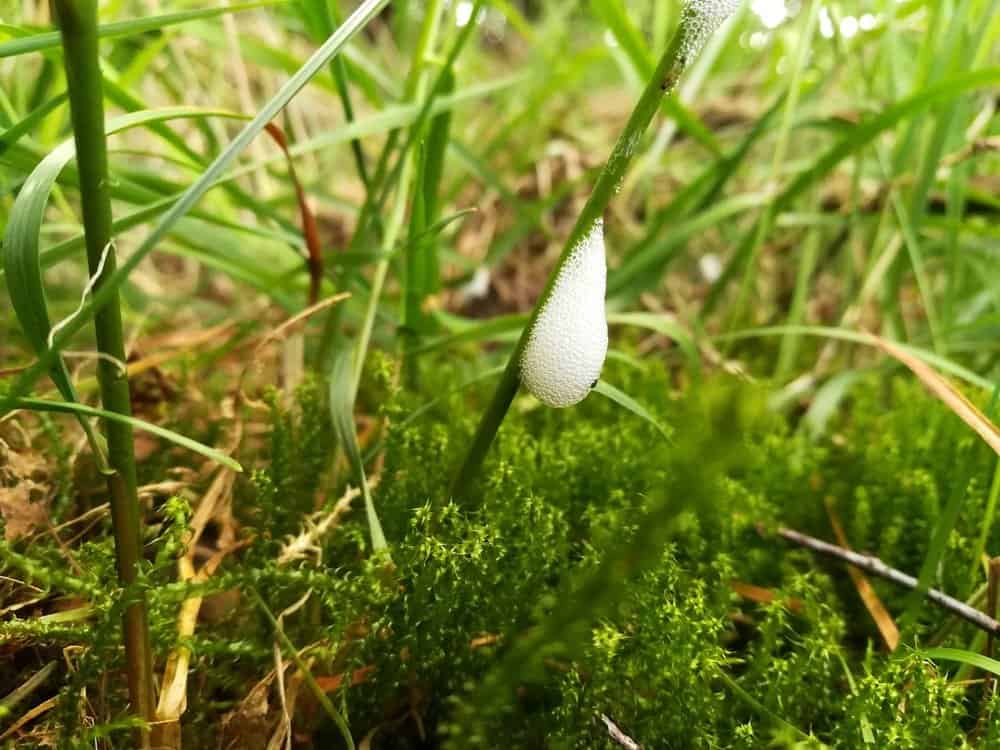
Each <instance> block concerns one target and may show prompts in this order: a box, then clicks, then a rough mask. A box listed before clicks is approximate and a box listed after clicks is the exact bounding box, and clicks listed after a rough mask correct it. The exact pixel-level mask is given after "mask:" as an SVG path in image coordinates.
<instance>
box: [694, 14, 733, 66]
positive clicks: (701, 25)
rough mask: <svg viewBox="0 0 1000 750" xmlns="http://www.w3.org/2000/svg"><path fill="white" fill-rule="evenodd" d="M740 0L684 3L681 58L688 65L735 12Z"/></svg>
mask: <svg viewBox="0 0 1000 750" xmlns="http://www.w3.org/2000/svg"><path fill="white" fill-rule="evenodd" d="M738 7H740V0H692V1H691V2H689V3H685V5H684V18H683V27H682V28H683V34H684V36H683V37H682V39H681V60H682V62H683V65H684V66H685V67H686V66H687V65H688V63H690V62H691V61H692V60H693V59H694V58H695V56H696V55H697V54H698V53H699V52H700V51H701V48H702V47H704V46H705V42H707V41H708V38H709V37H710V36H712V34H714V33H715V32H716V31H717V30H718V28H719V27H720V26H722V24H723V23H724V22H725V20H726V19H727V18H729V16H731V15H732V14H733V12H734V11H735V10H736V9H737V8H738Z"/></svg>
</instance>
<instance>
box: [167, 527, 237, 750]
mask: <svg viewBox="0 0 1000 750" xmlns="http://www.w3.org/2000/svg"><path fill="white" fill-rule="evenodd" d="M251 541H252V539H244V540H242V541H240V542H237V543H236V544H233V545H232V546H230V547H226V548H225V549H221V550H219V551H218V552H216V553H215V554H214V555H212V557H210V558H209V559H208V560H207V561H206V562H205V564H204V565H202V567H201V569H200V570H198V571H197V572H195V569H194V564H193V563H192V562H191V556H190V555H185V556H184V557H182V558H181V559H180V560H178V561H177V566H178V569H179V571H180V578H181V580H184V581H190V582H193V583H201V582H203V581H205V580H207V579H208V577H209V576H211V575H212V574H213V573H214V572H215V571H216V570H217V569H218V567H219V565H221V564H222V561H223V560H224V559H225V558H226V556H227V555H230V554H232V553H233V552H235V551H236V550H238V549H242V548H243V547H246V546H247V545H248V544H250V542H251ZM201 603H202V597H200V596H192V597H189V598H187V599H185V600H184V601H183V602H182V603H181V608H180V612H179V613H178V614H177V635H178V637H180V638H182V639H184V638H190V637H191V636H192V635H194V630H195V626H196V625H197V624H198V612H199V611H200V610H201ZM190 661H191V649H189V648H188V647H187V646H178V647H177V648H175V649H174V650H173V651H171V652H170V656H169V657H167V666H166V668H165V669H164V670H163V682H162V683H161V688H160V700H159V702H158V703H157V706H156V722H157V723H156V727H155V728H154V738H155V739H156V742H157V746H158V747H163V748H176V749H177V750H180V747H181V728H180V718H181V714H183V713H184V709H185V708H187V676H188V667H189V665H190Z"/></svg>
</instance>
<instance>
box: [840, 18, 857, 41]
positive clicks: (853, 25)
mask: <svg viewBox="0 0 1000 750" xmlns="http://www.w3.org/2000/svg"><path fill="white" fill-rule="evenodd" d="M840 33H841V36H843V37H844V39H850V38H851V37H852V36H854V35H855V34H857V33H858V19H857V18H855V17H854V16H848V17H847V18H844V19H842V20H841V22H840Z"/></svg>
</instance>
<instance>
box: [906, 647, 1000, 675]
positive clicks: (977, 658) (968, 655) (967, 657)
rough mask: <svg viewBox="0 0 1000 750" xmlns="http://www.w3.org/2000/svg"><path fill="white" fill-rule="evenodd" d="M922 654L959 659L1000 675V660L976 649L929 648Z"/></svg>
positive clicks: (953, 659) (961, 661)
mask: <svg viewBox="0 0 1000 750" xmlns="http://www.w3.org/2000/svg"><path fill="white" fill-rule="evenodd" d="M920 654H921V655H922V656H924V657H926V658H928V659H940V660H941V661H957V662H959V663H960V664H968V665H969V666H971V667H978V668H979V669H982V670H984V671H986V672H990V673H992V674H995V675H1000V661H997V660H996V659H991V658H989V657H988V656H983V655H982V654H977V653H976V652H975V651H966V650H965V649H961V648H945V647H941V648H929V649H927V650H925V651H921V652H920Z"/></svg>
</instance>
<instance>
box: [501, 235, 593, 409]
mask: <svg viewBox="0 0 1000 750" xmlns="http://www.w3.org/2000/svg"><path fill="white" fill-rule="evenodd" d="M607 272H608V268H607V262H606V260H605V257H604V222H603V221H601V220H600V219H598V220H597V221H596V222H595V223H594V226H593V227H592V228H591V230H590V233H589V234H588V235H587V236H586V237H584V238H583V239H582V240H581V241H580V242H579V244H577V246H576V247H575V248H573V251H572V252H571V253H570V256H569V258H567V260H566V262H565V263H564V264H563V267H562V268H561V269H560V271H559V276H558V277H556V281H555V284H554V285H553V287H552V293H551V294H550V295H549V299H548V301H547V302H546V303H545V306H544V307H543V308H542V309H541V311H540V312H539V314H538V318H537V319H536V320H535V325H534V326H533V327H532V329H531V331H530V333H529V335H528V343H527V344H526V345H525V347H524V353H523V354H522V355H521V381H522V382H523V383H524V385H525V386H526V387H527V388H528V390H529V391H530V392H531V393H532V395H534V396H535V398H537V399H538V400H539V401H541V402H542V403H543V404H547V405H548V406H554V407H562V406H572V405H573V404H575V403H578V402H580V401H582V400H583V399H584V398H585V397H586V396H587V394H588V393H589V392H590V389H591V388H593V387H594V384H595V383H596V382H597V379H598V378H599V377H600V375H601V368H602V367H603V366H604V358H605V356H607V353H608V320H607V316H606V315H605V311H604V290H605V286H606V284H607Z"/></svg>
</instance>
